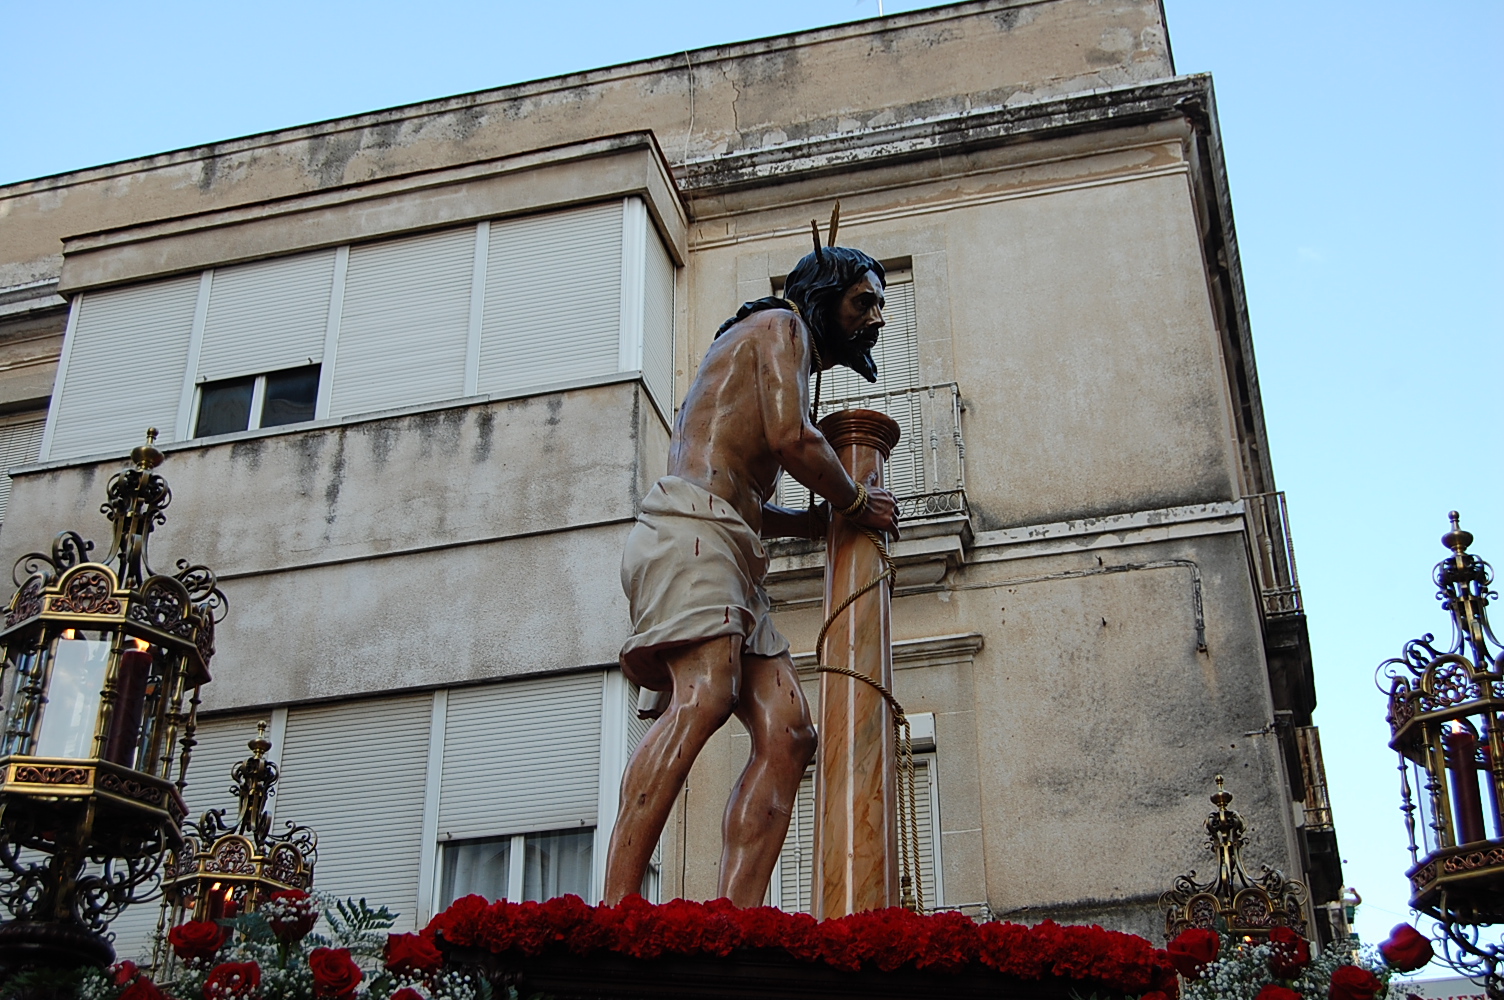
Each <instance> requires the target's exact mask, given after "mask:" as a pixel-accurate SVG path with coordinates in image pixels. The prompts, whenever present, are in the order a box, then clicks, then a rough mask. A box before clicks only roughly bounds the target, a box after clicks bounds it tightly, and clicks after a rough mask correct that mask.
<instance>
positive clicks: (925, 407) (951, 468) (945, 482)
mask: <svg viewBox="0 0 1504 1000" xmlns="http://www.w3.org/2000/svg"><path fill="white" fill-rule="evenodd" d="M859 409H860V410H879V411H881V412H883V413H886V414H887V415H888V416H890V417H892V418H893V419H894V420H896V421H898V426H899V428H900V430H901V431H902V435H901V436H900V437H899V440H898V447H896V448H894V449H893V454H892V455H891V456H890V457H889V459H888V468H887V475H886V477H885V484H886V486H887V487H888V489H890V490H892V491H893V494H894V495H895V496H896V497H897V498H898V506H899V517H900V518H901V519H903V520H908V521H917V520H926V519H929V518H939V517H952V516H955V515H964V514H965V513H966V443H965V441H964V440H962V437H961V410H962V406H961V393H960V390H959V389H957V387H956V383H954V382H942V383H939V384H937V385H923V386H918V387H917V388H913V389H904V390H901V391H897V392H873V393H867V394H864V395H859V396H846V397H843V398H841V399H830V400H822V401H821V402H820V412H819V415H820V416H821V417H823V416H825V415H826V414H827V413H833V412H835V411H836V410H859ZM777 503H778V504H780V505H781V506H784V507H796V508H797V507H803V506H805V505H806V504H807V503H809V491H808V490H807V489H805V488H804V487H803V486H801V485H799V483H797V482H795V481H794V479H793V478H792V477H791V476H788V475H784V476H783V478H782V479H780V480H779V483H778V493H777Z"/></svg>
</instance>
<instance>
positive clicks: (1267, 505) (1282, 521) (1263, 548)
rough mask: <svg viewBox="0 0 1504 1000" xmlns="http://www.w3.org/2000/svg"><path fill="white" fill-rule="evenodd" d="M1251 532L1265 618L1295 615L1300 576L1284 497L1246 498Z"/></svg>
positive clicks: (1258, 495) (1298, 605)
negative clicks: (1268, 616)
mask: <svg viewBox="0 0 1504 1000" xmlns="http://www.w3.org/2000/svg"><path fill="white" fill-rule="evenodd" d="M1243 500H1244V502H1245V504H1246V507H1247V512H1248V523H1249V527H1250V528H1251V529H1252V541H1253V550H1254V551H1253V557H1254V564H1255V565H1256V566H1257V567H1258V578H1259V593H1260V596H1261V597H1262V598H1263V601H1264V613H1265V614H1266V615H1295V614H1300V613H1301V612H1302V611H1303V610H1304V609H1303V608H1302V606H1301V603H1300V577H1299V575H1297V573H1296V572H1295V546H1294V544H1293V543H1292V542H1291V540H1290V514H1289V511H1288V510H1287V509H1286V507H1285V494H1284V492H1283V491H1281V492H1278V493H1255V494H1253V495H1252V496H1246V497H1244V498H1243Z"/></svg>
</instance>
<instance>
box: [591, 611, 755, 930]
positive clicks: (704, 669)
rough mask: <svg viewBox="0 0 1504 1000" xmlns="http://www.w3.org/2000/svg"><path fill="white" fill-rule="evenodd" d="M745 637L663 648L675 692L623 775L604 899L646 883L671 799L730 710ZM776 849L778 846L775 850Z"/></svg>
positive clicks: (618, 897) (613, 898) (615, 899)
mask: <svg viewBox="0 0 1504 1000" xmlns="http://www.w3.org/2000/svg"><path fill="white" fill-rule="evenodd" d="M741 655H742V637H741V636H739V635H728V636H720V637H717V638H715V639H707V640H706V641H704V642H701V643H696V644H695V645H692V646H682V647H680V648H678V649H673V650H669V651H668V652H666V653H664V654H663V659H664V662H665V663H666V664H667V665H668V670H669V673H670V674H671V675H672V677H673V679H674V693H673V699H672V700H671V701H670V702H669V706H668V709H667V710H666V711H665V712H664V713H663V715H662V716H661V717H660V718H659V719H658V721H657V722H655V723H653V725H652V728H650V729H649V730H648V731H647V735H645V736H644V737H643V738H642V743H641V744H640V745H639V746H638V747H637V750H636V752H635V753H633V754H632V759H631V760H630V761H629V762H628V763H627V769H626V773H625V774H623V775H622V779H621V810H620V811H619V812H618V813H617V816H616V828H615V829H614V830H612V831H611V849H610V852H609V853H608V854H607V856H606V887H605V892H606V902H607V903H611V904H613V905H614V904H616V903H619V902H621V900H622V898H623V897H625V896H628V895H630V894H632V893H634V892H640V891H641V889H642V876H643V873H644V872H646V871H647V866H648V861H649V860H651V859H652V856H653V848H654V847H655V846H656V845H657V843H658V837H659V835H660V834H661V833H662V832H663V824H664V823H665V822H667V820H668V814H669V811H670V810H671V809H673V805H674V799H675V797H676V796H678V794H679V789H680V788H682V787H683V786H684V779H685V778H686V777H688V775H689V769H690V766H691V765H693V764H694V762H695V758H696V757H697V756H699V753H700V750H701V749H702V748H703V747H704V746H705V741H706V740H708V739H710V737H711V735H712V734H713V733H714V732H715V731H716V730H717V729H720V728H721V726H723V725H724V724H725V722H726V720H727V719H729V718H730V717H731V710H732V709H733V708H734V707H735V705H736V701H737V691H738V687H739V684H740V680H741ZM775 850H776V849H775Z"/></svg>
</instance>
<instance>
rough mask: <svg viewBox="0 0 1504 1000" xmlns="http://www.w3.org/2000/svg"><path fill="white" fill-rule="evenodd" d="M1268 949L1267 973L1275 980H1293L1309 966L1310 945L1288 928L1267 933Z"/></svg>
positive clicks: (1279, 928) (1280, 928)
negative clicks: (1273, 976)
mask: <svg viewBox="0 0 1504 1000" xmlns="http://www.w3.org/2000/svg"><path fill="white" fill-rule="evenodd" d="M1269 948H1270V955H1269V971H1270V972H1272V973H1274V975H1275V977H1276V978H1279V979H1294V978H1295V977H1296V976H1298V975H1300V970H1301V969H1304V968H1305V967H1306V966H1307V965H1309V964H1311V943H1310V942H1309V941H1307V940H1306V939H1305V938H1303V937H1301V936H1300V935H1299V934H1297V933H1295V932H1294V931H1292V930H1291V929H1290V928H1288V927H1275V928H1273V929H1271V930H1270V931H1269ZM1271 1000H1272V998H1271ZM1285 1000H1289V998H1288V997H1286V998H1285Z"/></svg>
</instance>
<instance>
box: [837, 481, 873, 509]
mask: <svg viewBox="0 0 1504 1000" xmlns="http://www.w3.org/2000/svg"><path fill="white" fill-rule="evenodd" d="M866 509H867V487H865V486H863V485H862V484H861V483H857V484H856V499H855V500H853V501H851V506H850V507H846V508H843V509H841V510H838V511H836V513H837V514H840V515H841V516H842V517H856V516H857V515H858V514H860V513H861V512H862V511H864V510H866Z"/></svg>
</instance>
